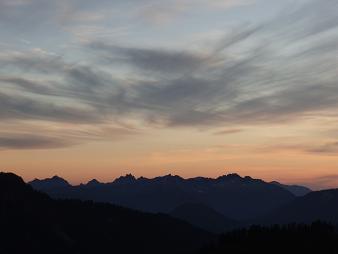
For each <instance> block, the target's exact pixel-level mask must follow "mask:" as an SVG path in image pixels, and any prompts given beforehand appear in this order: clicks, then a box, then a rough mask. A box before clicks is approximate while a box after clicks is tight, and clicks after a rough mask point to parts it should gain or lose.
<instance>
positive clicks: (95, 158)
mask: <svg viewBox="0 0 338 254" xmlns="http://www.w3.org/2000/svg"><path fill="white" fill-rule="evenodd" d="M337 13H338V1H337V0H282V1H281V0H209V1H208V0H163V1H158V0H113V1H112V0H97V1H89V0H58V1H54V0H0V162H1V164H0V167H1V170H2V171H12V172H15V173H17V174H19V175H21V176H22V177H24V178H25V179H26V180H31V179H33V178H36V177H37V178H45V177H50V176H53V175H60V176H62V177H64V178H66V179H67V180H69V181H70V182H72V183H80V182H86V181H88V180H90V179H91V178H97V179H98V180H101V181H110V180H112V179H114V178H115V177H117V176H120V175H124V174H126V173H133V174H134V175H136V176H146V177H153V176H157V175H164V174H168V173H172V174H178V175H181V176H183V177H193V176H208V177H216V176H219V175H223V174H227V173H231V172H237V173H239V174H241V175H250V176H252V177H255V178H263V179H265V180H268V181H269V180H279V181H282V182H285V183H299V184H306V185H308V186H310V187H312V188H314V189H322V188H332V187H338V43H337V42H338V15H337Z"/></svg>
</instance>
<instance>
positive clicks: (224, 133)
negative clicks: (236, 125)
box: [214, 129, 242, 135]
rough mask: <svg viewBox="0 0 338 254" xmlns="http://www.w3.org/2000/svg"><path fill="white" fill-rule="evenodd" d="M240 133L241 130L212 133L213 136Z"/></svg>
mask: <svg viewBox="0 0 338 254" xmlns="http://www.w3.org/2000/svg"><path fill="white" fill-rule="evenodd" d="M239 132H242V130H241V129H227V130H222V131H217V132H215V133H214V135H229V134H234V133H239Z"/></svg>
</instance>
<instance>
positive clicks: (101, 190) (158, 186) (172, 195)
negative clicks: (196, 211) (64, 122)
mask: <svg viewBox="0 0 338 254" xmlns="http://www.w3.org/2000/svg"><path fill="white" fill-rule="evenodd" d="M32 186H33V187H34V185H32ZM40 190H41V189H40ZM43 190H44V191H46V192H47V193H48V194H50V195H52V196H53V197H58V198H60V197H61V198H79V199H82V200H94V201H100V202H109V203H113V204H117V205H121V206H125V207H130V208H133V209H137V210H142V211H147V212H162V213H170V211H172V210H173V209H175V208H176V207H178V206H180V205H182V204H185V203H198V204H204V205H206V206H208V207H210V208H212V209H214V210H215V211H217V212H219V213H221V214H223V215H224V216H226V217H228V218H233V219H235V220H243V219H250V218H253V217H257V216H259V215H262V214H265V213H267V212H269V211H271V210H273V209H275V208H277V207H280V206H282V205H284V204H286V203H288V202H290V201H291V200H293V199H294V198H295V196H294V195H293V194H292V193H290V192H289V191H287V190H285V189H284V188H281V187H279V186H276V185H274V184H270V183H266V182H264V181H262V180H259V179H252V178H251V177H240V176H239V175H237V174H229V175H225V176H221V177H218V178H216V179H211V178H203V177H197V178H191V179H183V178H181V177H179V176H172V175H167V176H163V177H156V178H153V179H148V178H144V177H141V178H138V179H136V178H135V177H134V176H132V175H127V176H124V177H120V178H118V179H116V180H115V181H114V182H112V183H106V184H96V185H95V187H93V186H89V185H80V186H65V187H64V188H61V189H60V188H44V189H43Z"/></svg>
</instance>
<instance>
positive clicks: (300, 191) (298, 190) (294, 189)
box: [271, 181, 312, 197]
mask: <svg viewBox="0 0 338 254" xmlns="http://www.w3.org/2000/svg"><path fill="white" fill-rule="evenodd" d="M271 183H272V184H275V185H277V186H280V187H282V188H284V189H286V190H288V191H290V192H291V193H293V194H294V195H295V196H297V197H301V196H305V195H306V194H308V193H310V192H311V191H312V190H311V189H310V188H308V187H304V186H300V185H287V184H281V183H279V182H276V181H273V182H271Z"/></svg>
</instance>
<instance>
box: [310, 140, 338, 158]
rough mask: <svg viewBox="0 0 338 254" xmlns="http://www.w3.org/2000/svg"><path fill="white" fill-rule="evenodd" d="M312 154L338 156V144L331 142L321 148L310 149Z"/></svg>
mask: <svg viewBox="0 0 338 254" xmlns="http://www.w3.org/2000/svg"><path fill="white" fill-rule="evenodd" d="M308 151H309V152H311V153H320V154H332V155H338V142H331V143H327V144H324V145H322V146H319V147H315V148H310V149H308Z"/></svg>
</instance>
